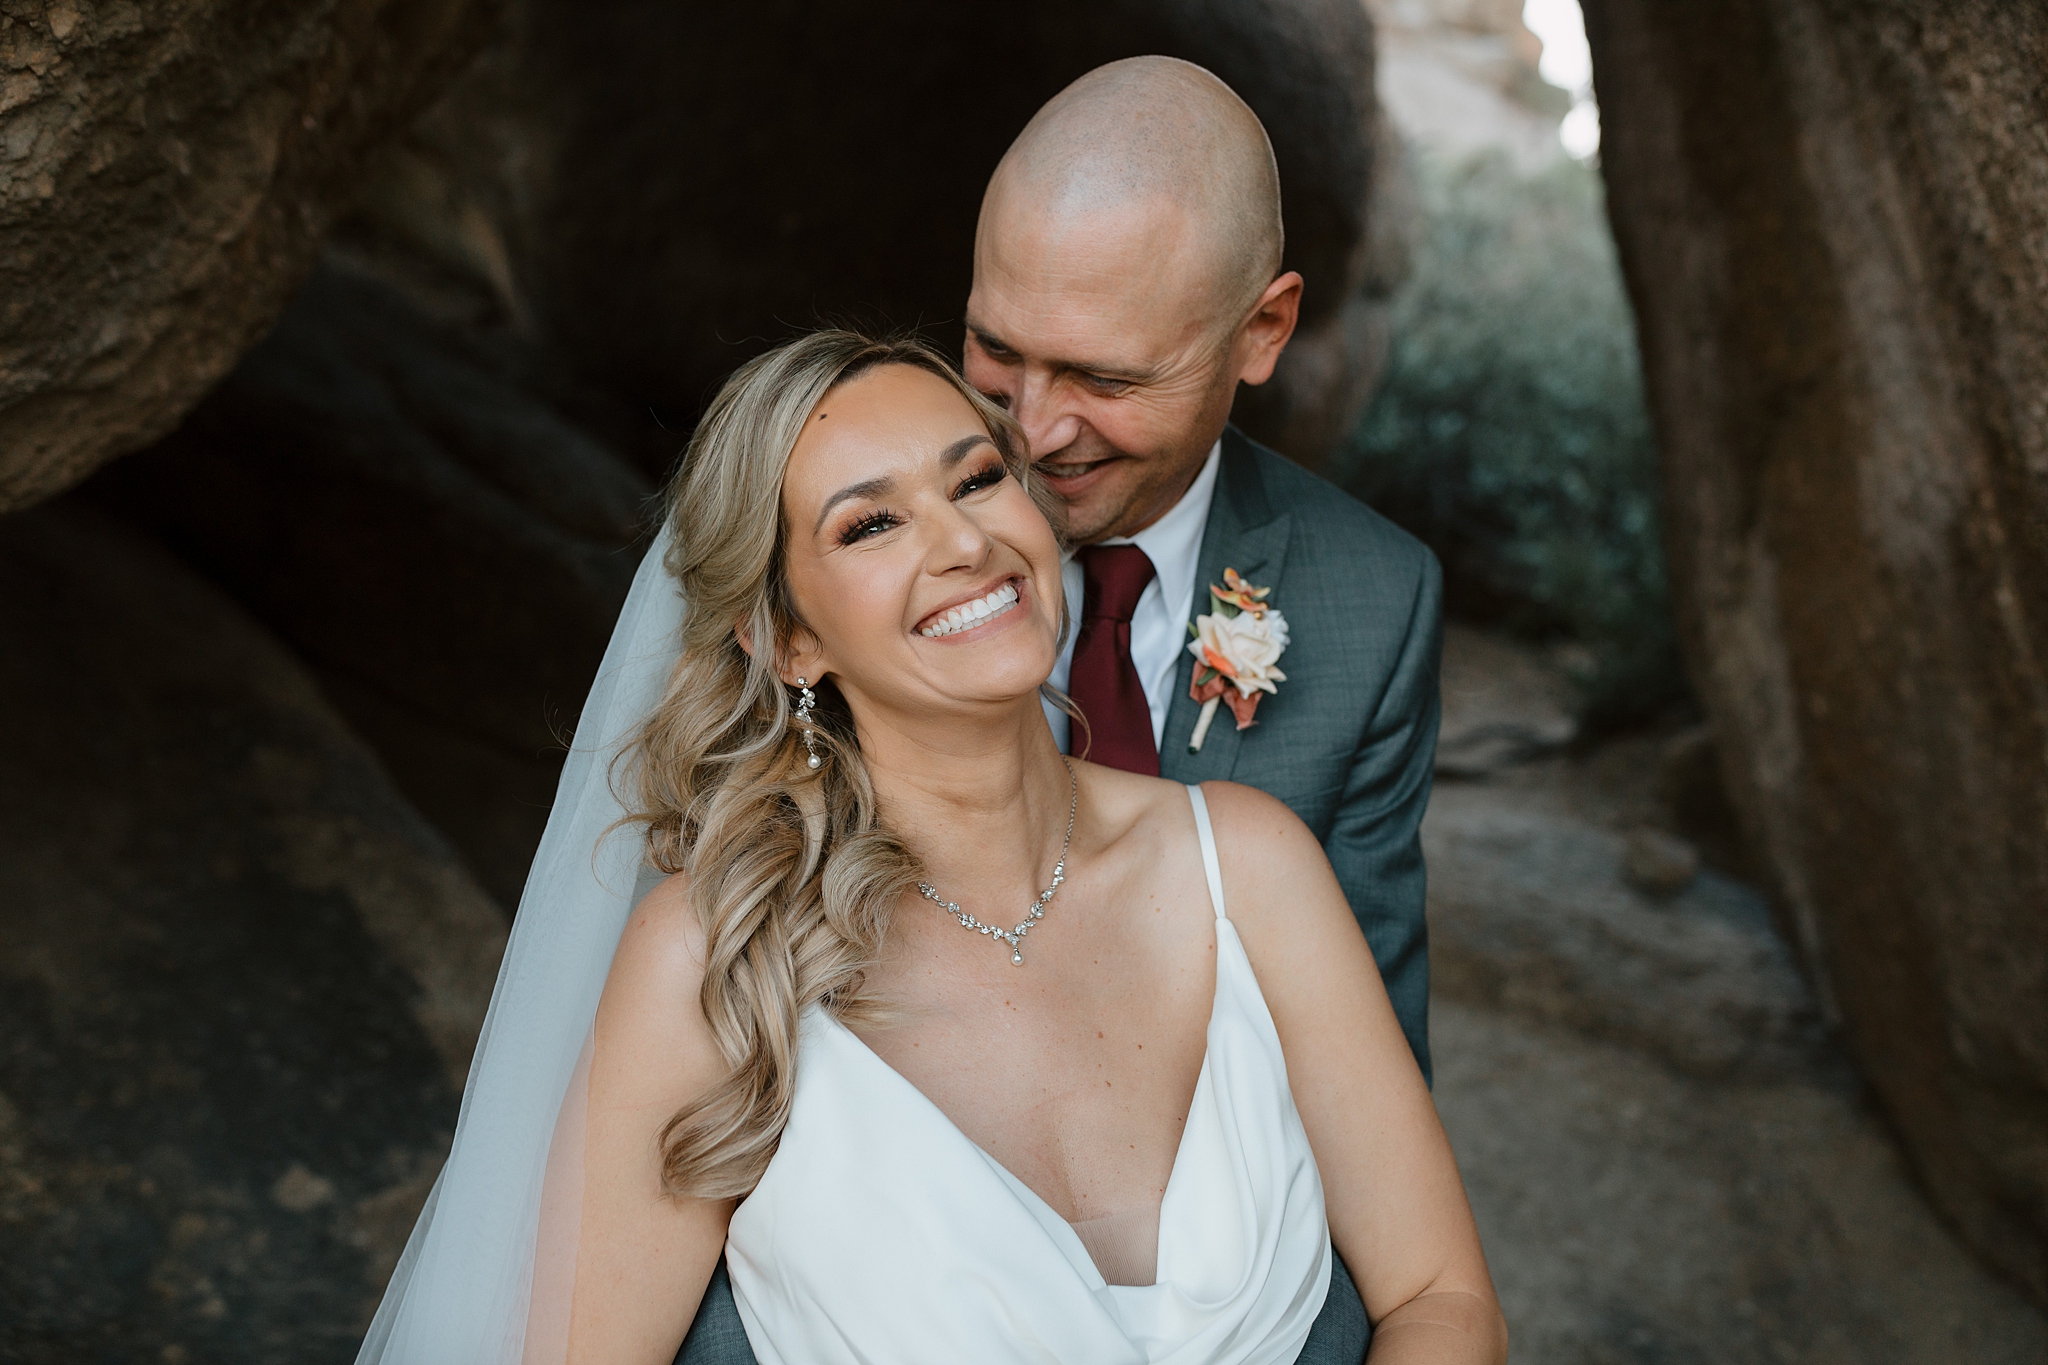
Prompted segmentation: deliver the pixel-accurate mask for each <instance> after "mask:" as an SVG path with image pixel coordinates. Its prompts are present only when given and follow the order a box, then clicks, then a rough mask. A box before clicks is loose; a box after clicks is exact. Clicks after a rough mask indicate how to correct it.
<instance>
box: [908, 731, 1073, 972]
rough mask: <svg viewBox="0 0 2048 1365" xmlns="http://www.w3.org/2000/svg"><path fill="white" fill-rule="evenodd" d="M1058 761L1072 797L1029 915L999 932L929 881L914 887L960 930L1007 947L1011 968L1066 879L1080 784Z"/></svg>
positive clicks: (1019, 961) (1018, 964) (1019, 963)
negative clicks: (1048, 874) (1048, 880)
mask: <svg viewBox="0 0 2048 1365" xmlns="http://www.w3.org/2000/svg"><path fill="white" fill-rule="evenodd" d="M1060 762H1061V763H1065V764H1066V768H1067V785H1068V786H1069V787H1071V788H1073V796H1072V797H1071V798H1070V799H1069V800H1068V802H1067V837H1066V838H1065V839H1063V840H1061V841H1060V860H1059V861H1058V862H1057V863H1054V864H1053V869H1052V885H1051V886H1048V887H1046V888H1045V890H1043V891H1041V892H1039V893H1038V899H1037V900H1035V901H1033V902H1031V913H1030V914H1028V915H1026V916H1025V917H1024V918H1023V919H1022V920H1021V921H1019V923H1018V925H1017V927H1016V928H1014V929H999V928H997V927H996V926H995V925H993V924H983V923H982V922H981V921H980V920H978V919H976V918H975V917H974V916H972V915H970V914H968V913H967V912H966V911H965V910H962V909H961V908H960V907H959V906H958V905H956V904H954V903H953V902H952V901H949V900H946V899H944V898H943V897H941V896H940V895H939V893H938V892H937V891H934V890H933V889H932V884H931V883H930V882H919V883H918V884H917V889H918V890H919V891H921V892H923V893H924V898H925V899H926V900H928V901H930V902H931V903H932V904H933V905H936V906H938V907H939V908H940V909H941V910H944V911H945V912H946V913H947V914H949V915H951V916H952V917H953V918H954V919H957V920H959V921H960V927H961V928H962V929H971V930H973V931H974V932H976V933H979V934H987V935H988V936H989V938H991V939H1001V940H1002V941H1003V942H1004V943H1007V944H1009V945H1010V965H1011V966H1013V967H1021V966H1023V965H1024V935H1026V934H1028V933H1030V932H1031V926H1032V925H1034V924H1036V923H1038V921H1040V920H1041V919H1044V918H1045V906H1046V902H1048V901H1050V900H1051V899H1052V893H1053V892H1055V891H1057V890H1059V889H1060V883H1061V882H1063V881H1065V880H1066V879H1067V849H1068V847H1069V846H1070V845H1072V843H1073V842H1074V813H1075V812H1076V811H1078V810H1080V809H1081V784H1080V782H1079V781H1077V780H1076V779H1075V777H1074V765H1073V764H1071V763H1067V760H1066V758H1065V756H1064V755H1063V756H1062V757H1061V758H1060Z"/></svg>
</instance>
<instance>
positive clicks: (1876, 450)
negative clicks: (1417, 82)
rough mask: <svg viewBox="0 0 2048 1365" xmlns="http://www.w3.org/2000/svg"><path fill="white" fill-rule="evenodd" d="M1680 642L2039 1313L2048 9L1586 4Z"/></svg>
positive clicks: (1778, 862) (1896, 1059)
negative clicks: (1655, 447) (1662, 466)
mask: <svg viewBox="0 0 2048 1365" xmlns="http://www.w3.org/2000/svg"><path fill="white" fill-rule="evenodd" d="M1586 18H1587V29H1588V34H1589V37H1590V39H1591V41H1592V46H1593V56H1594V64H1595V70H1596V73H1597V78H1598V84H1599V95H1600V107H1601V112H1602V117H1603V122H1604V125H1605V139H1604V142H1603V146H1602V152H1601V155H1602V159H1603V164H1604V167H1605V170H1606V175H1607V180H1608V186H1609V194H1610V205H1611V212H1612V216H1613V221H1614V226H1615V232H1616V236H1617V239H1618V241H1619V244H1620V248H1621V255H1622V262H1623V266H1624V269H1625V271H1626V274H1627V277H1628V280H1629V286H1630V291H1631V293H1632V295H1633V298H1634V301H1635V306H1636V312H1637V316H1638V318H1639V320H1640V326H1641V333H1642V349H1643V354H1644V361H1645V366H1646V372H1647V379H1648V386H1649V392H1650V397H1651V400H1652V409H1653V415H1654V419H1655V423H1656V427H1657V431H1658V435H1659V438H1660V442H1661V445H1662V448H1663V454H1664V459H1665V462H1666V492H1667V501H1668V517H1669V528H1670V530H1669V534H1670V545H1671V558H1672V567H1673V574H1674V579H1675V584H1676V591H1677V600H1678V607H1679V614H1680V624H1681V630H1682V633H1683V635H1684V637H1685V642H1686V645H1687V648H1688V652H1689V655H1690V660H1691V667H1692V673H1693V677H1694V680H1695V683H1696V685H1697V687H1698V689H1699V692H1700V695H1701V697H1702V698H1703V699H1704V701H1705V703H1706V706H1707V709H1708V711H1709V712H1710V713H1711V715H1712V718H1713V721H1714V725H1715V729H1716V731H1717V734H1718V738H1719V749H1720V752H1721V754H1722V755H1723V759H1724V763H1725V765H1726V773H1725V776H1726V779H1727V784H1728V787H1729V789H1730V792H1731V794H1732V795H1733V796H1734V798H1735V804H1736V806H1737V807H1738V809H1739V810H1740V811H1741V813H1742V815H1743V817H1744V819H1745V821H1746V824H1747V828H1748V832H1749V834H1750V837H1751V839H1752V841H1753V842H1754V844H1755V845H1756V847H1757V848H1758V849H1759V850H1760V852H1761V854H1762V856H1763V859H1764V861H1765V863H1766V864H1767V866H1768V868H1769V870H1770V872H1771V875H1772V877H1773V878H1774V880H1775V881H1776V883H1777V886H1778V888H1779V890H1780V891H1781V893H1782V896H1783V902H1784V905H1785V907H1786V909H1787V917H1788V919H1789V921H1790V924H1791V926H1792V928H1793V930H1794V934H1795V937H1796V939H1797V941H1798V943H1799V945H1800V948H1801V950H1802V953H1803V956H1804V959H1805V962H1806V964H1807V966H1808V968H1809V969H1810V971H1811V973H1812V975H1813V977H1814V979H1815V981H1816V982H1817V984H1818V986H1819V988H1820V991H1821V994H1822V996H1823V999H1824V1001H1825V1002H1827V1003H1828V1004H1829V1005H1830V1006H1831V1007H1832V1008H1833V1009H1834V1010H1835V1011H1837V1012H1838V1014H1839V1017H1840V1020H1841V1024H1842V1027H1843V1029H1844V1031H1845V1033H1846V1036H1847V1038H1848V1040H1849V1042H1850V1044H1851V1046H1852V1048H1853V1050H1854V1052H1855V1054H1856V1056H1857V1058H1858V1059H1859V1061H1860V1062H1861V1064H1862V1065H1863V1066H1864V1068H1865V1069H1866V1071H1867V1072H1868V1074H1869V1076H1870V1078H1871V1080H1872V1081H1873V1083H1874V1085H1875V1087H1876V1090H1877V1093H1878V1095H1879V1096H1880V1097H1881V1098H1882V1100H1883V1102H1884V1105H1885V1107H1886V1109H1887V1111H1888V1112H1889V1114H1890V1116H1891V1119H1892V1121H1893V1122H1894V1123H1896V1124H1897V1126H1898V1128H1899V1131H1900V1132H1901V1134H1902V1135H1903V1136H1904V1138H1905V1140H1906V1144H1907V1146H1908V1148H1909V1150H1910V1151H1911V1153H1912V1155H1913V1157H1914V1159H1915V1161H1916V1162H1917V1164H1918V1167H1919V1170H1920V1172H1921V1174H1922V1175H1923V1176H1924V1178H1925V1179H1926V1181H1927V1183H1928V1186H1929V1188H1930V1189H1931V1190H1932V1191H1933V1192H1934V1196H1935V1198H1936V1200H1937V1201H1938V1202H1939V1204H1940V1205H1941V1206H1942V1207H1943V1208H1944V1209H1945V1210H1946V1211H1947V1213H1948V1214H1949V1215H1950V1216H1952V1217H1953V1218H1954V1219H1955V1220H1956V1222H1957V1224H1958V1225H1959V1226H1960V1227H1961V1228H1962V1229H1963V1231H1964V1233H1965V1235H1966V1236H1967V1237H1968V1238H1969V1239H1970V1240H1971V1241H1972V1242H1973V1243H1974V1244H1975V1245H1976V1246H1977V1247H1978V1248H1979V1249H1980V1250H1981V1251H1983V1252H1984V1254H1986V1255H1987V1256H1988V1257H1989V1258H1991V1259H1992V1260H1993V1261H1994V1262H1995V1263H1996V1264H1998V1265H1999V1266H2001V1267H2003V1268H2004V1269H2005V1270H2006V1271H2007V1272H2009V1273H2010V1274H2011V1275H2013V1276H2014V1277H2015V1278H2016V1279H2017V1280H2018V1281H2019V1282H2020V1283H2021V1284H2022V1285H2024V1286H2025V1287H2026V1288H2027V1289H2028V1290H2029V1291H2030V1292H2031V1293H2032V1294H2033V1295H2034V1296H2035V1297H2036V1298H2037V1299H2040V1300H2043V1301H2048V1005H2044V1002H2048V915H2044V913H2043V910H2044V907H2048V402H2044V401H2043V389H2042V376H2043V375H2044V374H2048V82H2044V80H2043V78H2042V73H2043V71H2048V10H2043V9H2042V7H2040V6H2038V5H2013V4H2001V3H1997V2H1996V0H1957V3H1954V4H1948V5H1930V4H1924V3H1922V4H1915V3H1905V0H1882V2H1881V3H1868V4H1859V3H1851V2H1850V0H1730V3H1727V4H1721V5H1711V6H1706V5H1667V4H1658V3H1654V0H1587V3H1586Z"/></svg>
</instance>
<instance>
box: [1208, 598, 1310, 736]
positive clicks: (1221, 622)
mask: <svg viewBox="0 0 2048 1365" xmlns="http://www.w3.org/2000/svg"><path fill="white" fill-rule="evenodd" d="M1223 584H1224V585H1223V586H1222V587H1220V588H1219V587H1217V586H1216V585H1215V584H1213V583H1211V584H1210V585H1209V613H1208V614H1207V615H1206V616H1197V617H1196V618H1195V619H1194V620H1193V621H1192V622H1190V623H1189V624H1188V634H1190V635H1192V636H1194V637H1195V638H1194V639H1193V640H1191V641H1189V643H1188V653H1190V654H1192V655H1194V656H1195V676H1194V678H1193V679H1192V680H1191V681H1190V682H1189V684H1188V696H1189V697H1190V698H1191V699H1192V700H1195V701H1198V702H1200V703H1202V717H1201V719H1200V720H1198V721H1196V722H1195V732H1194V734H1192V735H1190V736H1189V737H1188V752H1189V753H1191V754H1194V753H1200V752H1201V751H1202V741H1203V740H1204V739H1205V738H1207V737H1208V734H1209V722H1210V721H1212V720H1214V719H1215V718H1216V706H1217V703H1219V702H1227V703H1229V706H1230V714H1231V715H1233V716H1235V717H1237V728H1238V729H1240V730H1244V729H1248V728H1250V727H1251V726H1252V725H1253V724H1254V722H1253V720H1252V715H1253V713H1254V712H1256V711H1257V710H1258V709H1259V698H1260V697H1262V696H1264V695H1265V694H1266V693H1268V692H1278V691H1279V690H1280V689H1279V688H1277V687H1275V686H1273V684H1274V683H1283V682H1286V681H1287V675H1286V674H1285V673H1282V672H1281V671H1280V670H1279V669H1277V668H1275V667H1274V666H1273V665H1275V664H1277V663H1278V662H1279V661H1280V652H1281V651H1282V650H1284V649H1286V648H1287V618H1286V617H1285V616H1282V615H1281V614H1280V612H1279V610H1278V609H1277V608H1275V607H1269V606H1267V605H1266V598H1267V596H1268V595H1269V594H1270V593H1271V592H1272V591H1273V590H1272V589H1271V588H1255V587H1253V586H1252V585H1251V584H1249V583H1247V582H1245V581H1244V580H1243V579H1242V578H1239V577H1238V576H1237V570H1235V569H1225V570H1224V571H1223Z"/></svg>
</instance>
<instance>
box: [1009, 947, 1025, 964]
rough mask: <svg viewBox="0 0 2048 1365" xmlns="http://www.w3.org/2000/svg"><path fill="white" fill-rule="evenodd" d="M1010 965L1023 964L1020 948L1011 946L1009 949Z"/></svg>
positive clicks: (1022, 954)
mask: <svg viewBox="0 0 2048 1365" xmlns="http://www.w3.org/2000/svg"><path fill="white" fill-rule="evenodd" d="M1010 965H1011V966H1012V967H1021V966H1023V965H1024V952H1023V950H1022V949H1020V948H1013V949H1011V950H1010Z"/></svg>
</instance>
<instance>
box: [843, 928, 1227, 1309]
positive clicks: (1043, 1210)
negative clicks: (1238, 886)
mask: <svg viewBox="0 0 2048 1365" xmlns="http://www.w3.org/2000/svg"><path fill="white" fill-rule="evenodd" d="M1226 923H1229V921H1228V919H1227V917H1225V916H1224V915H1221V914H1218V915H1217V916H1216V917H1215V919H1214V921H1213V925H1214V927H1213V928H1212V930H1211V932H1212V933H1213V934H1214V935H1215V945H1214V947H1213V949H1212V950H1211V952H1210V955H1209V956H1210V965H1211V966H1212V967H1213V968H1214V975H1213V978H1212V980H1211V982H1210V986H1209V1013H1208V1016H1207V1017H1206V1018H1205V1019H1204V1020H1203V1022H1202V1065H1201V1066H1200V1067H1199V1068H1198V1069H1197V1070H1196V1072H1195V1086H1194V1089H1193V1090H1191V1091H1189V1092H1188V1107H1187V1112H1186V1113H1185V1114H1183V1115H1182V1116H1181V1121H1180V1136H1179V1137H1178V1138H1177V1139H1176V1140H1175V1142H1174V1147H1173V1164H1172V1166H1171V1167H1170V1168H1168V1171H1167V1176H1166V1187H1165V1189H1163V1190H1161V1191H1160V1193H1159V1199H1158V1201H1157V1203H1156V1204H1154V1205H1153V1210H1154V1211H1155V1212H1156V1213H1157V1214H1158V1215H1159V1216H1158V1218H1157V1221H1156V1231H1155V1233H1154V1235H1153V1246H1152V1270H1153V1283H1154V1284H1156V1283H1157V1279H1158V1271H1159V1249H1160V1247H1161V1246H1162V1245H1163V1244H1164V1242H1165V1240H1166V1219H1165V1209H1166V1197H1167V1195H1168V1194H1169V1193H1171V1192H1172V1190H1173V1187H1174V1182H1175V1181H1176V1180H1178V1179H1179V1178H1180V1174H1181V1157H1182V1154H1183V1153H1185V1152H1186V1151H1187V1145H1188V1128H1189V1125H1190V1124H1192V1123H1193V1121H1194V1117H1195V1114H1196V1112H1197V1110H1198V1108H1199V1106H1200V1104H1201V1100H1202V1091H1203V1090H1204V1089H1205V1088H1206V1087H1207V1086H1208V1085H1209V1083H1210V1082H1209V1059H1210V1056H1211V1054H1212V1053H1213V1051H1214V1048H1213V1045H1212V1043H1211V1037H1212V1035H1213V1033H1214V1031H1215V1027H1216V1013H1217V1009H1218V1002H1219V1001H1220V1000H1221V998H1222V994H1223V962H1222V955H1223V927H1222V926H1223V925H1225V924H1226ZM1235 927H1236V926H1235V925H1233V926H1232V928H1233V929H1235ZM812 1008H813V1009H815V1010H817V1013H818V1016H819V1018H820V1019H822V1020H823V1021H824V1023H825V1025H826V1026H827V1027H828V1028H830V1029H834V1030H837V1031H838V1032H839V1033H842V1034H844V1035H846V1037H847V1038H848V1039H849V1040H850V1041H851V1042H852V1043H853V1044H854V1046H855V1047H856V1048H857V1049H858V1051H859V1053H860V1054H862V1055H863V1056H865V1057H866V1058H867V1059H868V1060H869V1061H871V1062H872V1063H873V1064H874V1066H876V1067H877V1068H879V1069H880V1070H882V1071H883V1072H886V1073H887V1083H889V1084H892V1085H899V1086H901V1087H902V1088H903V1089H905V1090H907V1091H909V1092H910V1093H911V1094H912V1095H914V1096H916V1102H917V1103H918V1104H920V1105H922V1107H923V1108H925V1109H928V1110H930V1111H931V1114H932V1116H933V1117H935V1118H936V1119H937V1120H938V1121H939V1123H940V1125H941V1126H942V1127H943V1128H944V1129H945V1130H946V1131H948V1132H950V1133H951V1134H952V1135H953V1136H954V1137H956V1138H958V1139H959V1140H960V1141H961V1142H962V1143H964V1144H966V1145H967V1146H968V1147H971V1148H972V1149H973V1150H974V1151H975V1152H976V1153H977V1154H978V1155H979V1156H980V1157H981V1158H982V1160H984V1161H986V1162H987V1163H988V1164H989V1166H990V1167H991V1168H992V1169H993V1171H994V1172H995V1174H996V1175H997V1176H998V1177H1000V1178H1001V1179H1002V1181H1003V1182H1004V1183H1005V1184H1007V1185H1009V1186H1011V1187H1012V1188H1013V1189H1014V1190H1015V1191H1016V1192H1017V1193H1018V1194H1019V1195H1020V1196H1023V1197H1026V1198H1027V1199H1028V1202H1029V1204H1030V1205H1031V1208H1032V1211H1033V1212H1034V1213H1037V1214H1039V1215H1040V1221H1045V1220H1046V1219H1051V1220H1053V1221H1055V1222H1057V1223H1059V1224H1060V1225H1062V1226H1064V1227H1065V1228H1067V1229H1068V1230H1069V1231H1074V1222H1073V1220H1072V1219H1069V1218H1067V1217H1065V1216H1063V1215H1062V1214H1061V1213H1060V1211H1059V1210H1058V1209H1056V1208H1054V1207H1053V1206H1052V1204H1051V1202H1050V1201H1049V1200H1047V1199H1046V1198H1045V1196H1044V1195H1041V1194H1040V1193H1039V1192H1038V1191H1037V1190H1035V1189H1033V1188H1031V1186H1030V1185H1029V1184H1028V1183H1027V1182H1026V1181H1025V1180H1024V1179H1023V1178H1022V1177H1020V1176H1019V1175H1018V1174H1017V1173H1016V1172H1015V1171H1012V1170H1011V1169H1010V1168H1009V1167H1007V1166H1005V1165H1004V1164H1003V1163H1002V1162H1001V1161H998V1160H997V1159H996V1158H995V1156H994V1155H993V1154H992V1153H990V1152H989V1150H988V1149H987V1148H986V1147H983V1146H982V1145H981V1144H980V1143H978V1142H976V1141H975V1140H974V1139H973V1138H971V1137H969V1136H967V1133H966V1131H965V1130H964V1129H962V1128H961V1127H960V1125H959V1124H958V1123H955V1122H954V1121H953V1118H952V1116H951V1115H950V1114H948V1113H947V1112H946V1111H945V1110H943V1109H941V1108H940V1107H939V1105H938V1101H936V1100H934V1099H933V1098H932V1097H931V1096H929V1095H927V1094H925V1093H924V1091H923V1090H921V1089H920V1088H919V1087H918V1085H917V1083H916V1082H915V1081H913V1080H911V1079H910V1078H909V1077H908V1076H906V1075H904V1074H903V1073H902V1072H900V1071H898V1070H897V1069H896V1068H895V1067H893V1066H891V1065H890V1064H889V1063H888V1062H887V1061H886V1060H884V1059H883V1057H882V1054H881V1053H879V1052H877V1051H875V1050H874V1048H873V1047H871V1046H870V1045H869V1044H868V1041H867V1039H865V1038H863V1037H861V1036H860V1035H859V1034H858V1033H855V1032H854V1031H853V1030H852V1029H850V1028H848V1027H847V1026H846V1025H845V1024H844V1023H842V1022H840V1021H839V1020H838V1019H836V1018H834V1017H833V1016H832V1015H831V1014H830V1013H829V1012H827V1011H825V1010H823V1009H821V1008H819V1007H817V1006H813V1007H812ZM1105 1216H1108V1217H1114V1216H1116V1213H1115V1212H1112V1213H1111V1214H1108V1215H1105ZM1074 1240H1075V1242H1076V1244H1077V1245H1078V1244H1081V1235H1080V1233H1079V1232H1074ZM1082 1255H1083V1256H1086V1257H1088V1263H1089V1266H1090V1267H1091V1268H1092V1269H1093V1270H1094V1271H1095V1273H1096V1275H1097V1277H1098V1278H1102V1268H1101V1267H1100V1266H1098V1265H1096V1264H1095V1259H1094V1257H1093V1256H1092V1255H1090V1254H1089V1253H1088V1251H1087V1249H1086V1247H1085V1245H1083V1247H1082ZM1104 1282H1105V1283H1108V1282H1109V1281H1107V1280H1106V1279H1105V1280H1104ZM1118 1287H1119V1288H1130V1289H1149V1288H1152V1287H1153V1285H1152V1284H1146V1285H1122V1286H1118Z"/></svg>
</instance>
